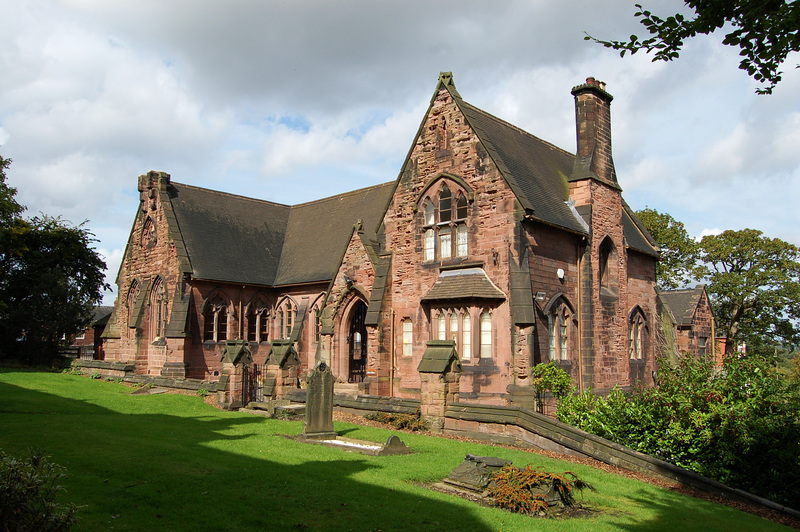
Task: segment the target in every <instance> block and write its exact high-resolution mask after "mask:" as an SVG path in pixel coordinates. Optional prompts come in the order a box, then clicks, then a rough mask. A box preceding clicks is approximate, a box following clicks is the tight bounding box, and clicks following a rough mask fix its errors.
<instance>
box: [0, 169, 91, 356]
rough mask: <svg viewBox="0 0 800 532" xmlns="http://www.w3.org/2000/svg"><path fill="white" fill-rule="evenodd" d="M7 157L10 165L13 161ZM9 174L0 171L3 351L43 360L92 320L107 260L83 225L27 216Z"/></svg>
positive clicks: (0, 351)
mask: <svg viewBox="0 0 800 532" xmlns="http://www.w3.org/2000/svg"><path fill="white" fill-rule="evenodd" d="M2 161H3V162H2V169H3V170H5V169H6V168H8V164H9V163H10V161H9V160H8V159H3V160H2ZM5 177H6V176H5V172H3V173H2V174H0V354H2V355H5V356H16V357H18V358H22V359H25V360H26V361H28V362H38V361H44V360H47V359H48V358H49V357H51V356H53V355H55V354H56V352H57V349H58V344H59V342H60V340H61V338H62V337H64V336H70V335H73V334H75V333H77V332H78V331H80V330H81V329H83V328H84V327H85V326H86V325H87V324H88V323H89V320H90V318H91V312H92V309H93V308H94V305H95V304H96V303H97V302H98V301H99V300H100V297H101V295H102V291H103V289H104V288H105V287H106V284H105V282H104V276H103V272H104V270H105V263H104V262H103V260H102V259H101V258H100V257H99V256H98V254H97V252H96V251H94V250H93V249H92V248H91V245H92V243H93V242H94V241H95V240H94V237H93V235H92V234H91V233H90V232H89V231H88V229H86V228H85V227H84V225H83V224H82V225H79V226H77V227H73V226H71V225H70V224H68V223H67V222H65V221H63V220H61V219H60V218H52V217H49V216H41V217H34V218H31V219H30V220H25V219H23V218H22V217H21V213H22V212H23V210H24V207H22V206H20V205H19V204H18V203H17V201H16V199H15V198H14V196H15V194H16V190H15V189H14V188H12V187H9V186H7V185H6V184H5ZM23 340H24V341H23Z"/></svg>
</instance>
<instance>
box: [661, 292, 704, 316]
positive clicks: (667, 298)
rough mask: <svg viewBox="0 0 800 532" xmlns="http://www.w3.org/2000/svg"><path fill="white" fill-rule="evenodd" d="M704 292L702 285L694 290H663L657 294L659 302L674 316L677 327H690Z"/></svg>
mask: <svg viewBox="0 0 800 532" xmlns="http://www.w3.org/2000/svg"><path fill="white" fill-rule="evenodd" d="M705 290H706V286H705V285H703V284H700V285H697V286H696V287H694V288H686V289H683V290H665V291H662V292H659V296H660V297H661V301H662V302H664V303H665V304H666V305H667V306H668V307H669V309H670V310H671V311H672V315H673V316H675V321H676V322H677V324H678V325H691V324H692V320H693V318H694V313H695V311H696V310H697V305H698V304H699V303H700V298H701V297H702V296H703V293H704V292H705Z"/></svg>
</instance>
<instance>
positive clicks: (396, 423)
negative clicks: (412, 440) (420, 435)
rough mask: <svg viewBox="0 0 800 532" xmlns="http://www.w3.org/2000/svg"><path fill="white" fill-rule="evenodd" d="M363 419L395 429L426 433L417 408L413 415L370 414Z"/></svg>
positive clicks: (424, 424)
mask: <svg viewBox="0 0 800 532" xmlns="http://www.w3.org/2000/svg"><path fill="white" fill-rule="evenodd" d="M364 417H365V418H367V419H369V420H372V421H377V422H378V423H386V424H387V425H391V426H393V427H394V428H396V429H407V430H411V431H415V432H417V431H426V430H428V424H427V423H426V422H425V421H423V420H422V416H421V414H420V411H419V408H418V409H417V411H416V412H414V413H413V414H397V413H394V412H370V413H369V414H367V415H366V416H364Z"/></svg>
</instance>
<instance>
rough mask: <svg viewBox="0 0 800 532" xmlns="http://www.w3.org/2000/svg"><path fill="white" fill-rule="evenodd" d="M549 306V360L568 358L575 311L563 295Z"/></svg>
mask: <svg viewBox="0 0 800 532" xmlns="http://www.w3.org/2000/svg"><path fill="white" fill-rule="evenodd" d="M549 307H550V310H549V312H548V315H547V319H548V325H549V336H550V360H554V361H559V360H569V358H570V357H569V353H570V350H571V349H572V348H573V341H574V340H573V339H574V335H575V330H576V323H575V313H574V311H573V309H572V306H571V305H570V304H569V302H568V301H567V300H566V299H565V298H564V297H563V296H559V297H558V298H557V299H556V300H555V301H554V302H553V303H551V305H550V306H549Z"/></svg>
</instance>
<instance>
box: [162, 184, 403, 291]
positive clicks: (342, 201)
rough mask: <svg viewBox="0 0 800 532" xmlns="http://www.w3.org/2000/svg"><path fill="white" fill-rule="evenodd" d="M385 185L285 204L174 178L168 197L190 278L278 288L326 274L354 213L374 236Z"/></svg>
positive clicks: (334, 264)
mask: <svg viewBox="0 0 800 532" xmlns="http://www.w3.org/2000/svg"><path fill="white" fill-rule="evenodd" d="M392 185H393V183H386V184H383V185H377V186H373V187H369V188H365V189H361V190H356V191H353V192H348V193H345V194H340V195H338V196H333V197H330V198H325V199H322V200H318V201H313V202H309V203H304V204H300V205H296V206H293V207H292V206H288V205H281V204H278V203H272V202H268V201H263V200H257V199H253V198H246V197H243V196H236V195H233V194H227V193H224V192H218V191H215V190H209V189H204V188H198V187H193V186H190V185H184V184H180V183H172V184H171V185H170V187H169V198H170V202H171V205H172V210H173V212H174V213H175V219H176V222H177V224H178V230H179V233H180V236H181V238H182V239H183V242H184V244H185V246H186V252H187V254H188V256H189V262H190V264H191V268H192V275H193V276H194V277H195V278H198V279H206V280H215V281H226V282H235V283H243V284H256V285H262V286H280V285H287V284H298V283H306V282H316V281H328V280H330V279H332V278H333V276H334V275H335V274H336V270H337V268H338V266H339V262H340V260H341V258H342V253H343V251H344V249H345V247H346V246H347V242H348V241H349V239H350V236H351V234H352V230H353V226H354V224H356V223H357V222H358V220H359V219H360V220H362V224H363V228H364V231H365V237H367V238H375V234H374V231H373V232H370V230H371V229H373V228H374V227H376V226H377V225H378V221H379V220H380V218H381V217H382V215H383V212H384V210H385V208H386V204H387V202H388V200H389V194H390V193H391V188H392Z"/></svg>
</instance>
